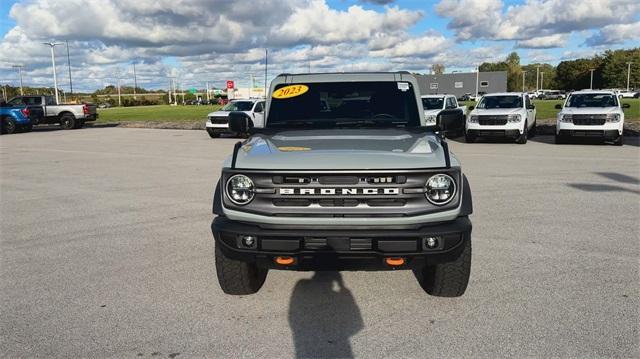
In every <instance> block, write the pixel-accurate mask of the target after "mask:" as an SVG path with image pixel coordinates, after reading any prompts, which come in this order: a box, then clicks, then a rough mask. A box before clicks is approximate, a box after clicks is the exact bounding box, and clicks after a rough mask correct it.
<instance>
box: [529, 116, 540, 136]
mask: <svg viewBox="0 0 640 359" xmlns="http://www.w3.org/2000/svg"><path fill="white" fill-rule="evenodd" d="M537 122H538V121H537V120H536V119H534V120H533V126H531V131H529V138H533V137H536V135H537V134H538V129H537V128H536V125H537Z"/></svg>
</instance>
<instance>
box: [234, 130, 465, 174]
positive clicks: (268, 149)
mask: <svg viewBox="0 0 640 359" xmlns="http://www.w3.org/2000/svg"><path fill="white" fill-rule="evenodd" d="M230 165H231V159H230V158H229V159H227V161H226V163H225V166H226V167H230ZM444 166H445V159H444V151H443V149H442V146H441V145H440V139H439V138H438V137H437V136H436V135H434V134H433V133H431V132H427V131H425V132H419V131H415V130H405V129H401V128H386V129H340V130H331V129H329V130H324V129H323V130H291V131H282V132H277V133H275V134H269V135H267V134H257V135H254V136H252V137H251V138H249V139H248V140H247V141H245V142H244V144H243V145H242V147H241V148H240V150H239V151H238V157H237V159H236V168H240V169H242V168H244V169H264V170H294V171H295V170H388V169H417V168H440V167H444ZM451 166H452V167H457V166H459V163H458V161H457V159H456V158H455V156H451Z"/></svg>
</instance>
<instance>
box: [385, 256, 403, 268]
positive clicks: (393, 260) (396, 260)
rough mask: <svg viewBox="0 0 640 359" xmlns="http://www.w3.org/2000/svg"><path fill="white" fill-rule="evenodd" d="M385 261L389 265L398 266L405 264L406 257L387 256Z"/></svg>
mask: <svg viewBox="0 0 640 359" xmlns="http://www.w3.org/2000/svg"><path fill="white" fill-rule="evenodd" d="M385 261H386V262H387V264H388V265H390V266H392V267H397V266H401V265H403V264H404V258H401V257H389V258H386V259H385Z"/></svg>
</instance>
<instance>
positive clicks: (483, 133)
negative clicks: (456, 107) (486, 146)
mask: <svg viewBox="0 0 640 359" xmlns="http://www.w3.org/2000/svg"><path fill="white" fill-rule="evenodd" d="M470 108H471V110H472V111H471V113H469V116H468V117H467V123H466V128H465V141H466V142H475V140H476V138H477V137H510V138H514V139H515V141H516V143H520V144H524V143H527V138H528V137H529V136H533V135H535V131H536V107H535V106H534V105H533V104H532V103H531V100H530V99H529V95H528V94H527V93H522V92H503V93H492V94H487V95H484V96H482V98H481V99H480V102H478V106H476V107H475V108H473V106H472V107H470Z"/></svg>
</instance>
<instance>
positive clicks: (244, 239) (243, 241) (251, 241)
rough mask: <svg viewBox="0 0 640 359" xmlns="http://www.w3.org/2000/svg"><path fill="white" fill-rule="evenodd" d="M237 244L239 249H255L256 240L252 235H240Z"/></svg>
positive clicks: (256, 245)
mask: <svg viewBox="0 0 640 359" xmlns="http://www.w3.org/2000/svg"><path fill="white" fill-rule="evenodd" d="M237 244H238V247H239V248H251V249H253V248H257V247H258V238H257V237H256V236H252V235H241V236H238V239H237Z"/></svg>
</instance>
